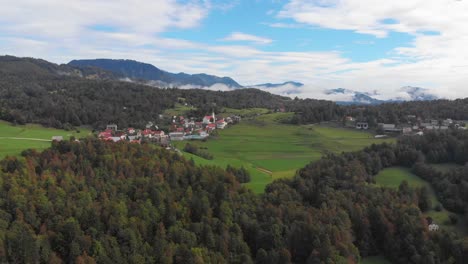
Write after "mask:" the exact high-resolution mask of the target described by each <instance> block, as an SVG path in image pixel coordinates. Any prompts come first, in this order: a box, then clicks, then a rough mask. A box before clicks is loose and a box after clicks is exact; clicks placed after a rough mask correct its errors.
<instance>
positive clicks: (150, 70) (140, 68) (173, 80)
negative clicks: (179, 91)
mask: <svg viewBox="0 0 468 264" xmlns="http://www.w3.org/2000/svg"><path fill="white" fill-rule="evenodd" d="M68 65H71V66H74V67H79V68H81V67H87V66H94V67H99V68H102V69H104V70H107V71H111V72H114V73H116V74H119V75H121V76H123V77H124V78H130V79H132V80H144V81H150V82H153V83H155V84H157V85H162V86H181V85H193V86H201V87H209V86H212V85H214V84H218V83H221V84H224V85H226V86H228V87H231V88H241V87H242V86H241V85H240V84H239V83H237V82H236V81H235V80H233V79H232V78H230V77H218V76H214V75H209V74H205V73H199V74H187V73H183V72H181V73H171V72H167V71H164V70H161V69H159V68H157V67H156V66H154V65H151V64H148V63H143V62H138V61H134V60H112V59H94V60H72V61H70V62H69V63H68Z"/></svg>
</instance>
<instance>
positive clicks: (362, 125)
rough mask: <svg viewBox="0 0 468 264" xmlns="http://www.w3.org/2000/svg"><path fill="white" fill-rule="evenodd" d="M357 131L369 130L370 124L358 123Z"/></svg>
mask: <svg viewBox="0 0 468 264" xmlns="http://www.w3.org/2000/svg"><path fill="white" fill-rule="evenodd" d="M356 129H364V130H366V129H369V123H367V122H357V123H356Z"/></svg>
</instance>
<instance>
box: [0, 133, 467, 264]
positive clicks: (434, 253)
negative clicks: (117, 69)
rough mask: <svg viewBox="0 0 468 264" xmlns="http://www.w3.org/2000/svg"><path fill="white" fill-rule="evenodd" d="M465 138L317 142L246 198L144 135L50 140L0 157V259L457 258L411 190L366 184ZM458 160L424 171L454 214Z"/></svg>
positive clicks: (219, 175) (458, 201) (460, 246)
mask: <svg viewBox="0 0 468 264" xmlns="http://www.w3.org/2000/svg"><path fill="white" fill-rule="evenodd" d="M467 145H468V137H467V135H466V132H459V131H451V132H447V133H429V134H427V135H426V136H424V137H407V138H405V139H402V140H400V142H398V144H396V145H389V144H382V145H373V146H371V147H368V148H366V149H364V150H362V151H359V152H354V153H343V154H341V155H332V154H330V155H327V156H325V157H324V158H322V159H321V160H319V161H318V162H314V163H311V164H309V165H307V166H306V167H305V168H304V169H302V170H300V171H298V172H297V175H296V177H294V178H293V179H290V180H279V181H275V182H274V183H272V184H270V185H269V186H268V187H267V189H266V192H265V194H264V195H261V196H258V195H255V194H253V193H252V192H251V191H249V190H247V189H246V188H244V187H243V186H242V185H241V184H240V183H239V182H238V180H237V179H240V180H241V177H239V176H240V175H242V174H243V173H242V169H241V170H236V169H233V168H228V169H227V170H224V169H221V168H217V167H198V166H195V165H194V163H193V161H190V160H185V159H184V158H183V157H181V156H179V155H178V154H176V153H172V152H169V151H166V150H163V149H159V148H156V147H154V146H152V145H146V144H143V145H139V144H130V143H124V142H122V143H117V144H113V143H107V142H102V141H99V140H95V139H86V140H82V141H81V142H74V141H67V142H65V141H64V142H55V143H53V145H52V147H51V148H50V149H47V150H45V151H43V152H36V151H34V150H28V151H24V152H23V153H22V156H23V157H22V158H21V159H17V158H15V157H7V158H6V159H4V160H2V161H1V162H0V168H1V171H0V262H10V263H61V262H78V263H94V262H96V263H143V262H149V263H151V262H156V263H227V262H229V263H358V262H359V260H360V259H361V257H365V256H369V255H377V254H382V255H385V256H386V257H387V258H388V259H389V260H391V261H392V262H394V263H465V261H464V260H466V259H467V258H468V246H467V243H466V241H464V240H463V238H461V237H458V236H457V235H456V234H452V233H448V232H446V231H443V230H442V231H438V232H429V231H428V223H427V221H426V219H425V217H424V216H423V214H422V212H423V211H424V210H426V209H427V203H428V201H427V199H428V197H427V195H425V194H424V193H425V192H424V191H423V189H413V188H410V187H409V186H408V184H407V183H402V184H401V185H400V187H399V188H398V189H396V190H395V189H389V188H381V187H376V186H375V185H373V184H372V183H373V182H374V176H375V175H376V174H377V173H378V172H379V171H380V170H382V169H383V168H386V167H390V166H395V165H399V166H406V167H410V168H413V170H414V171H416V173H418V172H420V173H423V169H424V167H423V166H426V164H425V162H426V161H430V162H458V163H459V164H465V163H466V162H467V161H468V148H467ZM431 153H432V154H431ZM421 166H422V167H421ZM465 172H466V167H465V168H464V169H461V171H460V172H454V173H459V174H457V175H458V176H457V175H455V174H452V173H448V174H444V176H440V175H438V176H434V177H442V179H437V180H434V181H433V182H434V183H433V184H434V186H435V188H436V190H437V192H438V194H439V196H440V198H441V201H442V202H443V204H444V206H446V207H447V208H451V209H453V210H456V211H457V212H460V213H464V208H467V207H466V206H467V205H468V204H467V201H468V200H467V199H466V191H464V190H465V189H464V188H466V186H467V185H468V184H466V181H465V180H464V178H463V176H465V175H466V173H465ZM463 173H465V174H463ZM423 174H424V173H423ZM427 175H429V174H427ZM422 177H423V176H422ZM428 177H429V176H428ZM428 180H429V181H430V182H432V181H431V179H429V178H428ZM437 182H439V183H441V186H439V187H438V186H436V185H435V183H437ZM445 193H449V194H448V195H450V196H447V194H445ZM457 208H458V209H457Z"/></svg>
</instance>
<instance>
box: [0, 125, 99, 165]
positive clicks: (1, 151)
mask: <svg viewBox="0 0 468 264" xmlns="http://www.w3.org/2000/svg"><path fill="white" fill-rule="evenodd" d="M79 131H80V132H79V133H78V132H77V131H75V130H73V131H65V130H60V129H54V128H46V127H43V126H40V125H32V124H28V125H12V124H10V123H8V122H4V121H0V158H3V157H5V156H7V155H19V154H20V153H21V152H22V151H23V150H25V149H29V148H33V149H37V150H42V149H45V148H48V147H49V146H50V141H51V138H52V136H63V138H64V139H67V138H70V137H71V136H75V137H77V138H78V137H85V136H87V135H88V134H89V133H90V131H89V130H88V129H83V128H80V129H79Z"/></svg>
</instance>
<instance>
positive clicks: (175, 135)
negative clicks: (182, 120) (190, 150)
mask: <svg viewBox="0 0 468 264" xmlns="http://www.w3.org/2000/svg"><path fill="white" fill-rule="evenodd" d="M184 134H185V133H184V132H171V133H169V138H170V139H171V140H172V141H182V140H184Z"/></svg>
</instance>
